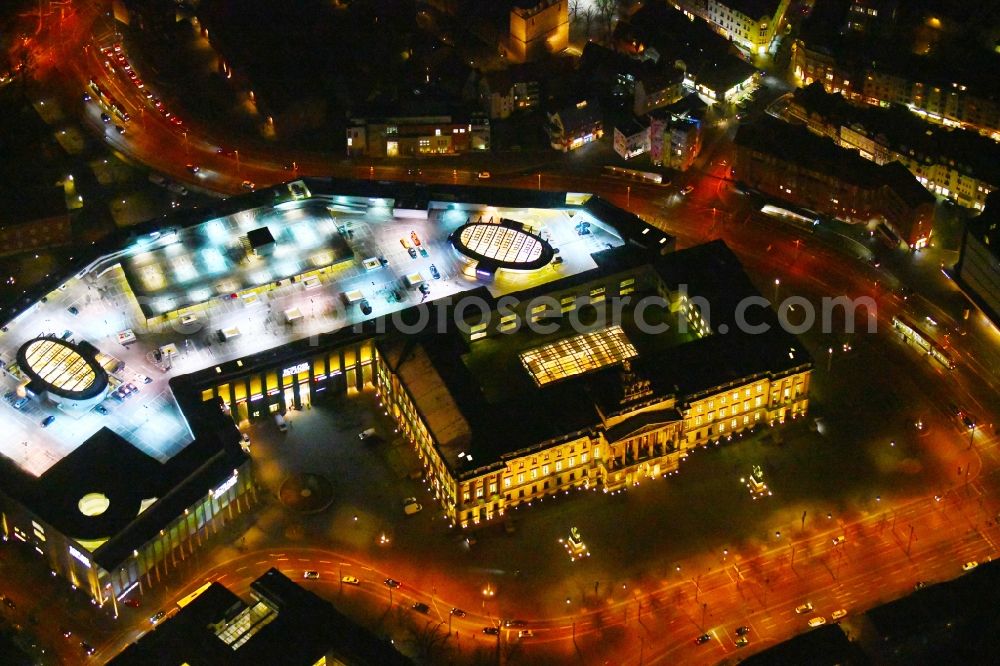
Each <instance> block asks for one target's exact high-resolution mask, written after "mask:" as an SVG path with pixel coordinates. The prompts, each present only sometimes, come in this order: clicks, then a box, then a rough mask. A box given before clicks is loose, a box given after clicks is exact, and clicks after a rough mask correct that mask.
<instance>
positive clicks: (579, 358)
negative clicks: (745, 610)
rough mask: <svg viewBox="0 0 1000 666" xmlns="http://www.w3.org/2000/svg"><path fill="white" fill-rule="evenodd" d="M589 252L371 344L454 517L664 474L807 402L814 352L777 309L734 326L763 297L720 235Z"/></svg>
mask: <svg viewBox="0 0 1000 666" xmlns="http://www.w3.org/2000/svg"><path fill="white" fill-rule="evenodd" d="M595 259H596V261H597V262H598V267H597V268H595V269H593V270H591V271H588V272H585V273H581V274H578V275H575V276H573V277H571V278H567V279H565V280H562V281H559V282H555V283H552V284H547V285H545V286H544V287H539V288H537V289H534V290H528V291H525V292H521V293H518V294H511V295H508V296H507V297H506V301H504V302H501V301H499V300H498V301H494V300H492V299H490V298H489V294H487V293H482V294H480V296H481V297H482V299H484V300H485V301H486V302H489V303H490V307H489V308H487V309H485V311H476V314H475V315H473V316H469V315H467V316H466V317H465V319H464V320H463V322H462V323H461V324H460V325H458V326H456V327H455V328H454V329H453V330H451V331H449V332H447V333H446V334H441V333H435V334H432V335H427V336H422V337H421V336H412V335H409V336H398V335H396V336H394V335H387V336H386V337H385V338H384V339H381V340H378V341H377V342H376V360H375V362H376V366H377V386H378V391H379V395H380V398H381V400H382V401H383V402H384V404H385V405H386V406H387V408H388V411H389V413H390V414H392V415H393V416H394V417H395V418H396V419H397V420H398V421H399V423H400V426H401V429H402V431H403V432H405V433H406V434H407V435H408V436H409V437H410V439H411V441H413V442H414V445H415V446H416V448H417V450H418V453H419V454H420V457H421V458H422V460H423V461H424V465H425V470H426V477H427V480H428V483H429V484H430V486H431V487H432V488H433V489H434V491H435V493H436V494H437V496H438V498H439V500H440V501H441V504H442V507H443V509H444V510H445V512H446V514H447V515H448V516H449V518H450V519H451V520H452V521H453V522H454V523H455V524H459V525H461V526H462V527H468V526H472V525H476V524H479V523H482V522H484V521H489V520H494V519H498V518H500V517H502V516H503V515H504V514H505V513H506V512H507V511H509V510H510V509H512V508H515V507H517V506H520V505H524V504H530V503H531V502H532V501H534V500H537V499H540V498H543V497H545V496H548V495H553V494H556V493H561V492H568V491H570V490H579V489H594V490H601V491H604V492H609V491H616V490H619V489H622V488H625V487H627V486H630V485H633V484H636V483H639V482H640V481H642V480H645V479H653V478H658V477H661V476H663V475H665V474H667V473H669V472H673V471H675V470H677V469H678V467H679V462H680V459H681V455H682V454H683V452H684V451H686V450H687V449H691V448H695V447H700V446H707V445H714V444H718V443H720V442H727V441H730V440H732V439H733V437H740V436H742V434H743V433H745V432H748V431H753V430H755V429H758V428H761V427H769V426H774V425H778V424H781V423H784V422H785V421H787V420H789V419H794V418H798V417H801V416H803V415H804V414H805V413H806V410H807V408H808V394H809V378H810V372H811V368H812V362H811V360H810V357H809V355H808V353H807V352H806V350H805V349H804V347H803V346H802V345H801V344H800V343H799V342H798V341H797V340H796V339H795V338H794V337H793V336H791V335H789V334H787V333H785V332H783V331H781V330H780V329H779V328H778V326H777V322H776V319H775V317H774V314H773V312H772V311H771V310H770V309H767V308H765V309H762V310H761V311H760V319H759V321H760V322H767V323H768V325H769V330H768V332H767V333H763V334H758V335H753V334H750V333H745V332H742V331H740V330H739V329H738V326H737V323H736V321H735V312H736V307H737V304H738V303H739V302H740V301H741V300H742V299H746V298H752V297H757V298H759V294H757V292H756V291H755V290H754V288H753V286H752V285H751V284H750V282H749V280H748V279H747V278H746V276H745V274H744V273H743V271H742V269H741V267H740V265H739V262H738V261H737V260H736V258H735V257H734V256H733V254H732V253H731V252H730V251H729V249H728V248H727V247H726V246H725V245H723V244H722V243H721V242H716V243H712V244H708V245H703V246H699V247H695V248H691V249H688V250H681V251H678V252H675V253H671V254H667V255H648V254H644V253H643V252H641V251H636V250H635V249H633V248H621V249H617V250H615V249H609V250H607V251H605V252H600V253H597V254H596V255H595ZM651 298H660V299H663V301H662V302H664V303H666V304H667V305H666V306H665V307H660V308H657V307H656V306H655V305H653V304H652V302H651V301H650V299H651ZM441 307H446V306H441ZM703 315H704V316H703ZM536 329H538V330H536ZM541 329H544V332H542V333H540V332H539V330H541ZM581 331H582V332H581Z"/></svg>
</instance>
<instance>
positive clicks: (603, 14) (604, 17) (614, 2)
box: [594, 0, 618, 41]
mask: <svg viewBox="0 0 1000 666" xmlns="http://www.w3.org/2000/svg"><path fill="white" fill-rule="evenodd" d="M594 4H595V5H596V6H597V15H598V16H599V17H600V19H601V21H602V22H603V23H604V30H605V38H606V39H608V40H609V41H610V39H611V28H612V24H613V23H614V20H615V12H616V11H617V10H618V0H596V2H595V3H594Z"/></svg>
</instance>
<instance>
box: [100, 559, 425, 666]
mask: <svg viewBox="0 0 1000 666" xmlns="http://www.w3.org/2000/svg"><path fill="white" fill-rule="evenodd" d="M250 587H251V590H252V596H253V598H254V601H252V602H250V603H246V602H244V601H242V600H241V599H240V598H239V597H237V596H236V595H235V594H233V593H232V592H230V591H229V590H228V589H226V588H225V587H224V586H222V585H221V584H219V583H212V585H211V586H210V587H208V588H207V589H206V590H205V591H204V592H203V593H202V594H201V595H200V596H198V597H197V598H196V599H195V600H194V601H192V602H191V603H190V604H188V605H187V606H185V607H184V608H183V609H181V611H180V612H178V613H177V614H176V615H174V616H173V617H171V618H169V619H167V620H165V621H164V622H162V623H161V624H160V625H159V626H158V627H157V628H156V629H155V630H154V631H151V632H149V633H147V634H146V635H144V636H143V637H142V638H140V639H139V641H138V642H136V643H133V644H132V645H131V646H129V647H128V648H127V649H126V650H124V651H123V652H122V653H121V654H119V655H118V656H117V657H115V658H114V659H113V660H111V662H110V663H111V664H116V665H117V666H129V665H130V664H136V665H141V666H157V665H160V664H162V665H163V666H176V665H177V664H191V666H244V665H246V666H257V665H258V664H283V665H286V666H311V665H312V664H315V663H316V662H317V661H319V660H320V659H321V658H323V657H324V656H330V657H333V659H334V663H343V664H347V665H348V666H353V665H357V666H367V665H368V664H379V665H380V666H382V665H385V666H404V665H406V664H410V663H411V662H410V660H409V659H407V658H406V657H404V656H403V655H401V654H400V653H399V652H397V651H396V650H395V649H394V648H393V647H392V645H390V644H389V643H388V642H387V641H385V640H382V639H380V638H378V637H377V636H375V635H374V634H373V633H371V632H370V631H368V630H366V629H364V628H363V627H361V626H359V625H357V624H355V623H354V622H353V621H351V620H350V619H348V618H347V617H346V616H345V615H343V614H342V613H340V612H339V611H338V610H337V609H336V608H334V607H333V605H332V604H330V603H329V602H327V601H325V600H323V599H321V598H320V597H318V596H317V595H315V594H313V593H312V592H310V591H308V590H306V589H305V588H303V587H302V586H300V585H297V584H296V583H294V582H292V581H291V580H289V579H288V577H286V576H285V575H284V574H282V573H281V572H280V571H278V570H277V569H270V570H268V571H267V572H266V573H265V574H264V575H263V576H261V577H260V578H258V579H257V580H255V581H254V582H253V583H251V585H250ZM254 606H256V608H254V610H253V611H251V610H249V609H251V608H252V607H254ZM254 612H256V615H257V617H258V622H257V624H256V626H257V627H259V629H257V630H256V633H253V634H252V635H250V636H249V639H248V640H246V641H245V642H243V643H242V644H240V645H239V646H238V647H237V648H236V649H233V647H232V645H230V644H229V643H232V644H236V643H237V642H238V641H239V640H241V639H242V638H243V637H246V634H240V632H238V631H236V632H230V633H229V634H227V633H226V629H227V628H232V625H231V624H230V623H231V622H232V621H233V620H234V619H235V618H236V617H238V616H239V615H240V614H241V613H251V614H253V613H254ZM249 631H254V629H252V628H251V629H250V630H249ZM248 633H249V632H248ZM223 636H225V637H226V639H227V640H228V641H229V643H227V642H226V640H224V639H223Z"/></svg>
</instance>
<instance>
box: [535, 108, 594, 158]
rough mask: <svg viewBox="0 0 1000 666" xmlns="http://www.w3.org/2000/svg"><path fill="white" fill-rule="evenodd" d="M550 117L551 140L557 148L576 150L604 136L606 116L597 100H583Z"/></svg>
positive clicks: (564, 150) (566, 150) (565, 150)
mask: <svg viewBox="0 0 1000 666" xmlns="http://www.w3.org/2000/svg"><path fill="white" fill-rule="evenodd" d="M548 117H549V126H548V133H549V140H550V142H551V143H552V147H553V148H555V149H556V150H561V151H563V152H568V151H570V150H576V149H577V148H579V147H580V146H583V145H586V144H588V143H590V142H591V141H597V140H598V139H600V138H601V137H602V136H604V116H603V113H602V111H601V106H600V104H598V102H597V100H594V99H591V100H581V101H579V102H576V103H575V104H570V105H568V106H566V107H564V108H562V109H560V110H558V111H556V112H554V113H549V114H548Z"/></svg>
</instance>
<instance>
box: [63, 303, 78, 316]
mask: <svg viewBox="0 0 1000 666" xmlns="http://www.w3.org/2000/svg"><path fill="white" fill-rule="evenodd" d="M66 311H67V312H69V313H70V314H71V315H78V314H80V310H79V308H77V307H76V306H75V305H71V306H69V307H68V308H66Z"/></svg>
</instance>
